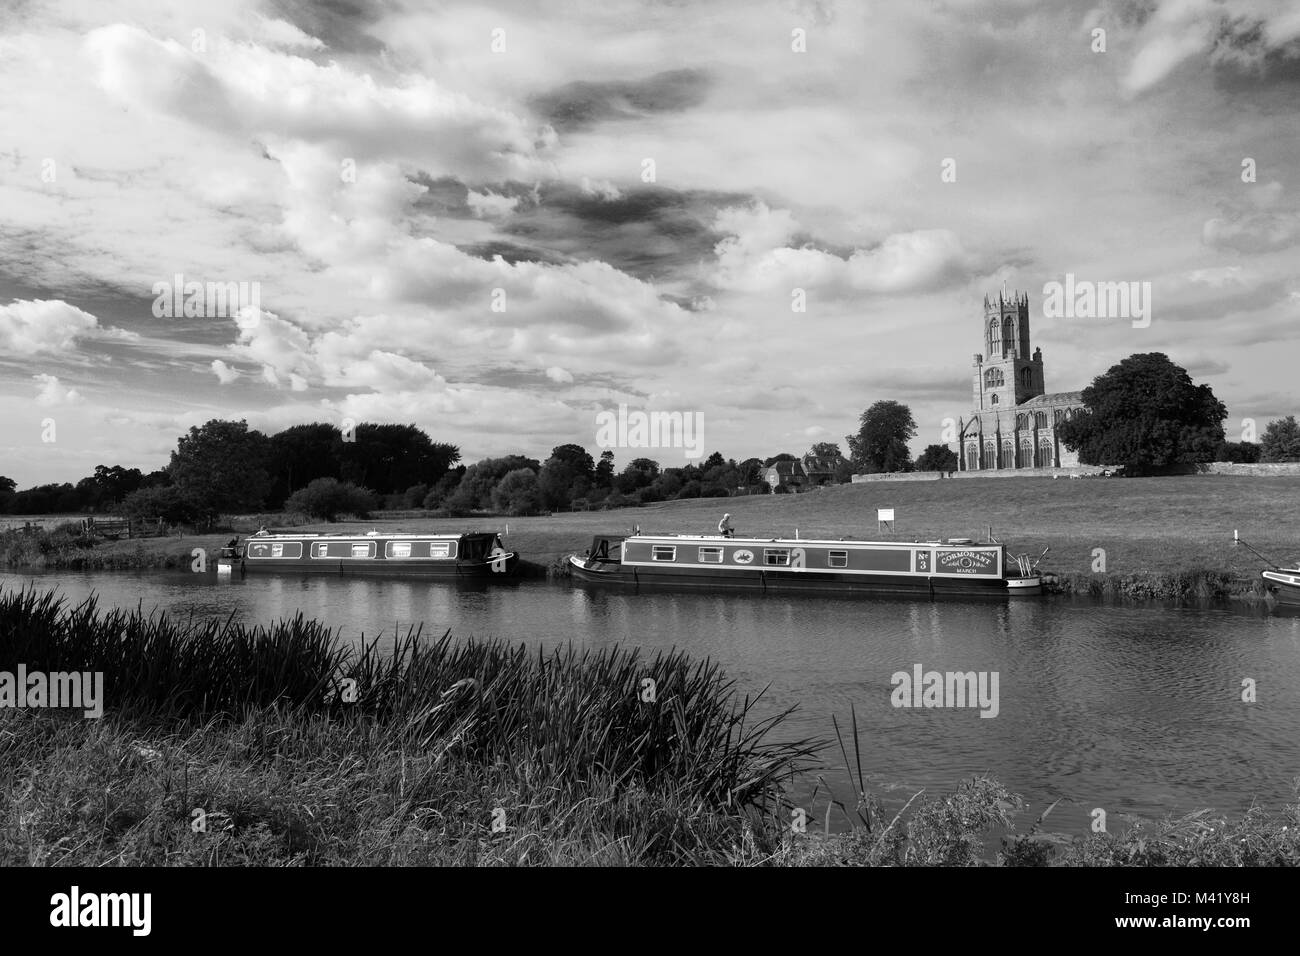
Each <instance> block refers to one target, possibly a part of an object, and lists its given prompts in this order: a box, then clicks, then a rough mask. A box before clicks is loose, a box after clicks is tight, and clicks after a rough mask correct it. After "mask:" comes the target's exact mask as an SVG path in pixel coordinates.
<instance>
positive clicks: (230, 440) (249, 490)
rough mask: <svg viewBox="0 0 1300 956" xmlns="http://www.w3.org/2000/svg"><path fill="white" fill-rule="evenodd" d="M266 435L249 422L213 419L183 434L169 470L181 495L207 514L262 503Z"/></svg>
mask: <svg viewBox="0 0 1300 956" xmlns="http://www.w3.org/2000/svg"><path fill="white" fill-rule="evenodd" d="M268 453H269V446H268V442H267V438H266V436H265V435H263V434H262V433H261V432H259V431H255V430H253V429H250V428H249V427H248V422H246V421H237V422H228V421H222V420H220V419H215V418H214V419H213V420H212V421H210V422H208V423H207V424H205V425H203V427H201V428H191V429H190V432H189V434H188V435H183V436H181V438H180V440H179V441H178V442H177V443H176V450H175V451H174V452H172V457H171V461H170V462H169V463H168V465H167V471H168V473H169V474H170V475H171V480H172V484H173V485H175V486H176V488H177V489H178V490H179V492H180V493H181V494H182V496H183V497H184V498H186V499H188V500H190V501H193V502H196V503H197V504H198V505H199V506H200V507H201V508H202V509H203V511H204V513H206V514H207V515H209V516H212V515H216V514H223V513H224V514H229V513H232V512H235V513H238V512H241V511H255V510H257V509H258V508H261V507H262V504H263V502H264V501H265V499H266V494H267V491H268V490H269V489H270V487H271V477H270V475H269V474H268V473H267V470H266V464H267V460H268Z"/></svg>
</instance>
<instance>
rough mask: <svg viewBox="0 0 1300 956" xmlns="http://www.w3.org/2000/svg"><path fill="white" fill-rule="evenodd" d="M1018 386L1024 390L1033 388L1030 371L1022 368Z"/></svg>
mask: <svg viewBox="0 0 1300 956" xmlns="http://www.w3.org/2000/svg"><path fill="white" fill-rule="evenodd" d="M1020 384H1021V385H1023V386H1024V387H1025V388H1033V387H1034V373H1033V370H1032V369H1027V368H1022V369H1021V370H1020Z"/></svg>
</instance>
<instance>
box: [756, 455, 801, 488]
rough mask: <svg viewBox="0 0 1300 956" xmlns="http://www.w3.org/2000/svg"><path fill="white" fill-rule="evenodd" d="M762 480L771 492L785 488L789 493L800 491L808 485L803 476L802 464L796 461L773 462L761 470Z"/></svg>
mask: <svg viewBox="0 0 1300 956" xmlns="http://www.w3.org/2000/svg"><path fill="white" fill-rule="evenodd" d="M763 480H764V481H766V482H767V483H768V484H769V485H770V486H771V487H772V490H773V491H776V489H778V488H785V489H787V490H789V491H802V490H803V489H804V487H805V486H806V485H807V484H808V476H807V475H805V474H804V470H803V463H802V462H798V461H774V462H772V464H770V465H768V466H767V467H766V468H764V469H763Z"/></svg>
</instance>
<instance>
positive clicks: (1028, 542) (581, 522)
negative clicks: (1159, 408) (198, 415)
mask: <svg viewBox="0 0 1300 956" xmlns="http://www.w3.org/2000/svg"><path fill="white" fill-rule="evenodd" d="M1297 504H1300V477H1285V478H1251V477H1235V476H1233V477H1229V476H1218V475H1196V476H1183V477H1172V478H1143V479H1087V480H1081V481H1071V480H1068V479H1062V480H1057V481H1053V480H1050V479H1048V480H1045V479H1042V478H989V479H962V480H952V481H950V480H936V481H911V482H872V483H864V484H858V485H839V486H836V487H831V488H824V489H822V490H819V491H814V492H809V493H806V494H802V495H755V496H749V497H740V498H710V499H696V500H687V501H673V502H663V503H659V504H653V505H647V506H646V507H643V508H626V509H621V510H617V511H593V512H572V513H563V514H555V515H551V516H548V517H534V518H504V517H501V518H496V517H476V518H420V517H414V518H413V517H404V518H398V519H394V518H385V517H384V516H383V513H382V512H380V513H377V514H376V516H375V518H374V519H373V520H371V521H366V522H340V523H337V524H319V525H306V526H304V527H303V530H309V531H344V530H370V529H371V528H378V529H380V530H395V529H403V530H412V531H422V530H436V531H461V530H473V529H481V530H489V529H494V530H505V529H507V528H508V530H509V535H508V537H507V545H508V546H509V547H511V548H512V549H514V550H517V551H519V552H520V554H522V555H523V557H524V559H525V560H526V561H527V562H529V563H530V564H531V565H533V566H534V567H537V566H540V567H554V566H557V565H558V564H559V563H560V562H561V561H562V560H563V558H564V556H565V555H567V554H570V553H572V552H574V551H578V552H581V551H582V550H583V549H584V548H586V547H587V546H588V544H589V543H590V538H591V536H592V535H593V534H598V533H605V532H612V533H625V532H628V531H630V530H631V529H632V528H633V526H634V525H639V526H640V528H641V530H642V531H646V532H650V531H662V532H687V533H700V532H712V531H714V530H716V527H717V522H718V519H719V518H720V517H721V516H722V513H723V512H724V511H725V512H730V513H731V515H732V522H733V524H734V525H735V526H736V529H737V533H738V534H740V535H756V536H791V535H793V534H794V533H795V532H796V530H797V531H798V533H799V534H800V535H801V536H803V537H817V536H823V537H836V538H838V537H853V538H873V539H884V540H899V541H912V540H918V539H922V540H924V539H932V538H938V537H943V538H949V537H968V538H973V539H975V540H977V541H983V540H985V538H986V535H987V532H988V529H989V528H990V527H991V528H992V529H993V534H994V536H995V537H996V538H997V539H998V540H999V541H1002V542H1003V543H1005V544H1007V546H1008V547H1009V548H1010V549H1011V551H1012V552H1013V553H1021V552H1028V553H1029V554H1031V555H1032V556H1034V557H1037V555H1038V554H1039V553H1040V552H1042V550H1043V548H1045V547H1049V546H1050V548H1051V551H1050V552H1049V554H1048V555H1047V557H1046V558H1045V559H1044V560H1043V562H1042V564H1041V568H1042V569H1043V570H1048V571H1053V572H1056V573H1057V574H1059V575H1060V577H1061V584H1062V587H1063V588H1064V589H1065V590H1068V591H1076V592H1087V593H1093V594H1098V595H1112V596H1120V595H1127V596H1132V597H1163V598H1174V599H1178V598H1198V597H1199V598H1216V597H1225V596H1228V595H1247V596H1249V595H1254V596H1256V597H1258V596H1260V595H1261V592H1260V591H1259V583H1258V582H1259V577H1258V572H1259V570H1260V569H1261V563H1260V562H1259V560H1258V559H1257V558H1255V557H1254V555H1252V554H1251V553H1250V552H1249V551H1247V550H1246V549H1245V548H1234V547H1233V546H1232V533H1233V530H1234V529H1236V530H1239V531H1240V532H1241V536H1242V538H1243V539H1245V540H1247V541H1249V542H1250V543H1251V544H1253V545H1254V546H1255V547H1257V548H1258V549H1260V550H1261V551H1262V552H1263V553H1264V554H1266V555H1269V556H1270V557H1272V558H1273V559H1274V560H1276V561H1278V562H1280V563H1287V562H1293V561H1296V560H1297V559H1298V558H1300V509H1297V508H1296V507H1295V506H1296V505H1297ZM877 508H894V509H895V512H896V519H897V520H896V521H895V525H894V530H893V531H892V532H878V531H877V527H876V520H875V518H876V509H877ZM229 537H230V534H229V533H224V534H220V535H202V536H197V537H185V538H181V539H177V538H169V539H148V540H143V541H116V542H105V543H103V544H100V545H98V546H96V548H95V549H94V553H95V555H96V557H95V558H94V559H93V562H105V563H103V564H97V563H93V562H92V563H88V564H86V563H83V564H82V565H81V566H87V567H95V566H105V567H115V566H144V567H151V566H158V567H162V566H171V567H185V566H188V565H189V563H190V560H191V558H190V550H191V549H192V548H195V547H201V548H205V549H208V550H209V552H211V550H212V549H214V548H217V547H220V546H221V545H222V544H224V543H225V542H226V540H228V539H229ZM1102 552H1104V571H1101V570H1100V569H1101V567H1102V565H1101V564H1100V560H1101V559H1102V558H1103V554H1102ZM77 560H78V559H77V557H76V555H75V553H73V554H70V555H59V556H56V558H55V559H54V560H48V559H47V560H45V562H44V563H45V566H47V567H75V566H78V565H77V563H76V561H77ZM81 560H82V561H83V562H86V561H90V560H91V559H90V558H88V557H84V556H83V557H82V559H81ZM10 563H11V566H22V564H23V562H14V561H11V562H10ZM1094 568H1097V570H1094Z"/></svg>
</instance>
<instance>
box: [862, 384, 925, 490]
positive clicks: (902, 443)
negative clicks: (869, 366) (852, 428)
mask: <svg viewBox="0 0 1300 956" xmlns="http://www.w3.org/2000/svg"><path fill="white" fill-rule="evenodd" d="M915 437H916V420H915V419H914V418H912V410H911V409H910V408H908V407H907V406H906V405H904V404H902V403H900V402H895V401H890V400H888V399H885V400H882V401H879V402H876V403H875V404H874V405H872V406H871V407H870V408H868V409H867V410H866V411H864V412H863V413H862V418H861V419H860V422H859V427H858V433H857V434H856V435H847V436H845V440H846V441H847V442H848V443H849V455H850V457H851V458H852V459H853V464H854V465H856V466H857V467H858V469H859V470H860V471H863V472H865V473H867V474H875V473H877V472H893V471H911V469H912V453H911V451H909V450H908V447H907V443H908V442H909V441H910V440H911V439H913V438H915Z"/></svg>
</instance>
